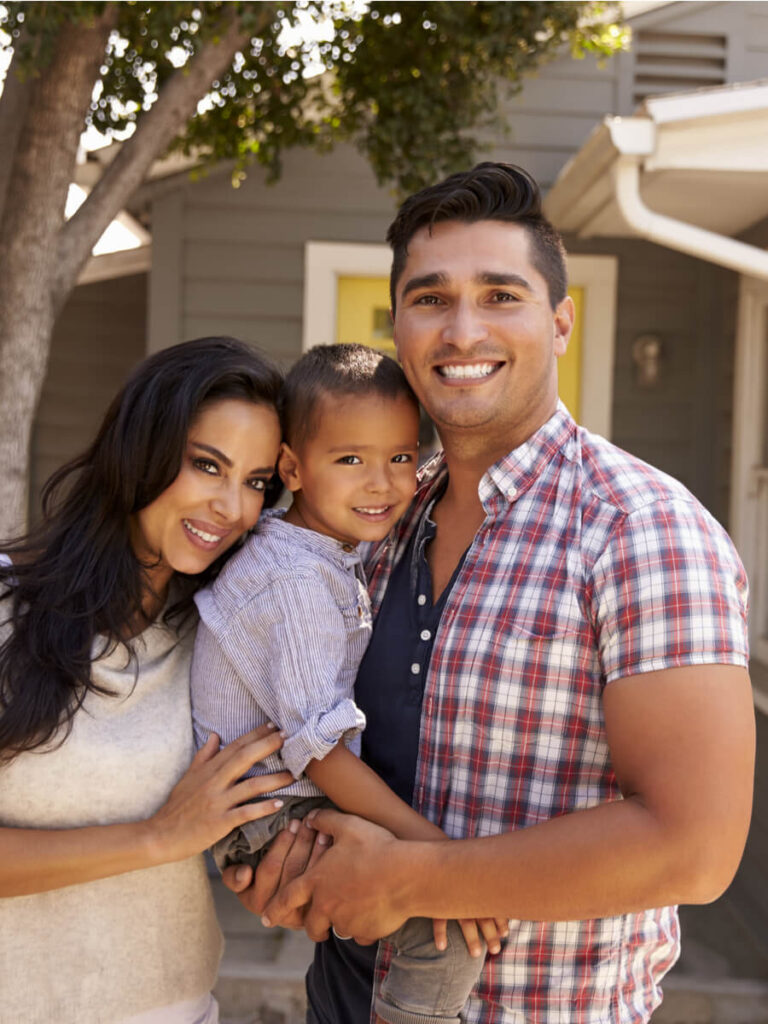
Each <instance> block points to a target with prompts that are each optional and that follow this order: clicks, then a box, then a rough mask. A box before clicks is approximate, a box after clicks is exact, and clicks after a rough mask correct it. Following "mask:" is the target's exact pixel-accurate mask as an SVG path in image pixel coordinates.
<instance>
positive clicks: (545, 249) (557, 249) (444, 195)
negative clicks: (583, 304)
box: [387, 161, 568, 310]
mask: <svg viewBox="0 0 768 1024" xmlns="http://www.w3.org/2000/svg"><path fill="white" fill-rule="evenodd" d="M482 220H498V221H507V222H509V223H512V224H519V225H520V226H521V227H523V228H525V230H526V232H527V234H528V238H529V241H530V253H531V262H532V263H533V266H534V267H535V268H536V270H538V272H539V273H540V274H541V276H542V277H543V278H544V280H545V281H546V282H547V290H548V292H549V303H550V305H551V307H552V309H555V308H556V307H557V305H558V303H560V302H562V300H563V299H564V298H565V296H566V293H567V287H568V279H567V274H566V267H565V249H564V247H563V241H562V239H561V237H560V235H559V234H558V232H557V231H556V230H555V228H554V227H553V226H552V225H551V224H550V222H549V221H548V220H547V218H546V217H545V216H544V214H543V213H542V212H541V193H540V191H539V186H538V185H537V184H536V182H535V181H534V179H533V178H532V177H531V175H530V174H529V173H528V172H527V171H525V170H523V168H522V167H517V166H516V165H515V164H505V163H492V162H490V161H485V162H484V163H480V164H477V165H476V166H475V167H473V168H472V170H470V171H460V172H459V173H458V174H451V175H450V176H449V177H448V178H445V179H444V180H443V181H439V182H438V183H437V184H436V185H430V186H428V187H427V188H424V189H422V190H421V191H420V192H416V193H415V194H414V195H412V196H409V197H408V199H406V200H405V202H404V203H403V205H402V206H401V207H400V209H399V210H398V212H397V216H396V217H395V219H394V221H393V222H392V223H391V224H390V226H389V230H388V231H387V241H388V242H389V244H390V246H391V247H392V272H391V274H390V278H389V290H390V298H391V301H392V309H393V310H394V309H395V291H396V288H397V282H398V281H399V280H400V277H401V275H402V273H403V269H404V268H405V261H406V259H407V257H408V245H409V244H410V241H411V239H412V238H413V236H414V235H415V234H416V232H417V231H419V230H420V229H421V228H424V227H426V228H428V229H429V230H430V231H431V230H432V227H433V225H435V224H440V223H442V222H443V221H459V222H461V223H464V224H476V223H477V222H478V221H482Z"/></svg>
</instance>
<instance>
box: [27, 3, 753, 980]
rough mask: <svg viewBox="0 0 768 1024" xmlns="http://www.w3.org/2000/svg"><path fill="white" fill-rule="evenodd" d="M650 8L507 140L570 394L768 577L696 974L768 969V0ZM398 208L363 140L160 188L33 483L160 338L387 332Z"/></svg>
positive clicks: (96, 266)
mask: <svg viewBox="0 0 768 1024" xmlns="http://www.w3.org/2000/svg"><path fill="white" fill-rule="evenodd" d="M631 24H632V27H633V31H634V40H633V45H632V49H631V51H630V52H628V53H626V54H622V55H620V56H619V57H617V58H616V59H614V60H612V61H609V62H607V63H606V64H605V65H604V66H602V67H600V66H598V65H597V64H596V63H595V62H593V61H591V60H583V61H574V60H572V59H571V58H570V57H569V56H563V57H562V58H559V59H557V60H555V61H553V62H552V63H550V64H548V65H547V66H546V67H544V68H542V69H541V70H540V72H539V73H538V74H537V75H536V76H534V77H532V78H530V79H528V80H527V82H526V84H525V88H524V90H523V91H522V93H521V94H519V95H518V96H516V97H514V98H512V99H511V100H510V101H509V105H508V110H509V123H510V127H511V131H510V134H509V136H508V137H505V138H503V139H499V140H497V142H496V144H495V145H494V147H493V150H492V152H491V155H492V156H493V157H495V158H498V159H504V160H510V161H512V162H515V163H519V164H522V165H523V166H525V167H526V168H528V169H529V170H530V171H531V172H532V173H533V174H534V175H535V176H536V177H537V178H538V180H539V181H540V183H541V184H542V186H543V187H544V189H545V190H547V191H548V193H549V195H548V197H547V200H546V203H547V210H548V213H549V215H550V217H551V218H552V219H553V220H554V222H555V223H556V225H557V226H558V227H560V228H561V230H563V231H564V232H565V234H566V242H567V246H568V249H569V269H570V274H571V282H572V287H573V294H574V297H575V299H576V301H577V306H578V308H579V323H578V330H577V335H576V338H575V341H574V345H573V346H572V349H571V352H570V355H569V357H568V359H569V362H568V363H567V364H566V365H565V366H564V367H563V377H564V388H565V394H566V400H567V402H568V404H569V407H570V408H571V409H572V411H573V412H574V413H575V415H576V416H577V418H578V419H580V421H581V422H583V423H584V424H585V425H587V426H589V427H590V428H592V429H595V430H597V431H598V432H600V433H603V434H605V435H607V436H609V437H610V438H611V439H612V440H613V441H614V442H616V443H617V444H619V445H620V446H621V447H623V448H626V449H627V450H629V451H631V452H633V453H635V454H637V455H639V456H640V457H642V458H644V459H646V460H647V461H649V462H651V463H653V464H655V465H657V466H659V467H660V468H662V469H664V470H666V471H667V472H669V473H671V474H672V475H674V476H676V477H678V478H679V479H680V480H682V481H683V482H684V483H685V484H686V485H687V486H688V487H689V488H690V489H691V490H692V491H693V492H694V493H695V494H696V495H697V496H698V497H699V498H700V499H701V501H702V502H703V503H704V504H705V505H706V506H707V507H708V508H709V509H710V510H711V511H712V513H713V514H714V515H715V516H716V517H717V518H718V519H719V520H720V521H721V522H723V523H724V524H725V525H726V526H727V527H728V528H729V529H730V530H731V531H732V533H733V535H734V537H735V539H736V541H737V544H738V546H739V548H740V551H741V552H742V556H743V557H744V559H745V562H746V564H747V567H748V569H749V571H750V574H751V576H752V582H753V620H752V642H753V650H754V661H753V665H752V673H753V677H754V680H755V702H756V706H757V708H758V731H759V750H760V754H761V755H762V760H761V761H760V763H759V765H758V792H757V798H756V812H755V821H754V825H753V831H752V835H751V837H750V842H749V845H748V850H747V854H746V856H745V861H744V865H743V867H742V869H741V871H740V873H739V876H738V878H737V880H736V882H735V883H734V886H733V887H732V888H731V890H730V891H729V893H728V894H727V896H726V897H724V898H723V900H720V901H718V903H717V904H716V905H714V906H713V907H712V908H692V909H690V910H686V911H685V914H684V929H685V930H686V931H687V933H688V942H687V945H686V953H685V954H684V956H687V957H688V958H689V959H688V963H687V964H686V962H684V963H683V967H684V968H685V967H686V966H694V967H695V966H698V967H699V968H700V969H701V970H704V971H706V972H708V973H711V974H718V973H720V974H729V975H732V976H735V977H747V978H765V977H768V885H766V881H768V866H766V865H768V766H766V764H765V763H764V762H768V383H767V382H768V315H767V313H768V255H766V254H765V253H764V251H763V250H764V248H765V247H766V245H768V174H766V172H768V131H767V130H766V129H768V84H766V82H763V81H761V79H765V78H766V77H768V3H766V2H754V3H752V2H750V3H742V2H739V0H725V2H696V0H688V2H683V3H669V4H663V5H660V6H656V7H654V8H653V9H651V10H647V11H646V12H645V13H643V14H640V15H638V16H637V17H635V18H633V19H632V21H631ZM737 83H752V84H747V85H738V84H737ZM606 118H607V119H606ZM393 211H394V203H393V199H392V197H391V196H390V194H389V193H388V192H387V191H386V190H385V189H382V188H380V187H378V186H377V184H376V182H375V180H374V177H373V174H372V172H371V171H370V169H369V167H368V166H367V164H366V163H365V161H364V160H363V159H362V157H361V156H360V155H359V154H358V153H357V152H356V151H355V150H354V149H352V148H351V147H338V148H337V149H336V150H335V151H334V152H332V153H330V154H326V155H318V154H311V153H307V152H305V151H301V152H295V153H289V154H287V156H286V158H285V163H284V172H283V176H282V179H281V180H280V182H279V183H277V184H276V185H274V186H267V185H266V183H265V180H264V175H263V173H262V172H261V171H260V170H254V171H252V172H251V173H250V174H249V176H248V178H247V179H246V181H245V182H244V183H243V184H242V185H241V187H240V188H238V189H236V190H235V189H233V188H232V187H231V185H230V180H229V172H228V169H227V168H221V169H220V170H218V171H215V172H213V173H211V174H210V175H209V176H208V177H207V178H204V179H202V180H198V181H195V182H192V181H190V180H189V178H188V177H186V176H185V174H183V173H181V174H178V173H177V174H173V173H171V174H167V175H165V176H158V177H156V178H154V179H153V180H152V181H150V182H149V183H148V184H146V185H145V186H144V187H143V188H142V189H141V191H140V192H139V193H138V194H137V196H136V197H135V198H134V200H133V202H132V204H131V211H130V212H131V213H132V214H133V215H134V216H136V217H137V218H138V219H139V220H140V221H142V222H143V223H145V224H146V225H148V226H149V228H150V231H151V238H152V241H151V247H149V246H147V247H144V248H143V249H142V250H136V251H134V253H133V255H131V256H124V257H114V258H109V259H111V262H109V263H106V262H104V261H105V260H107V259H108V258H107V257H102V258H101V259H100V260H99V259H96V260H94V261H93V262H92V264H91V265H89V267H88V268H87V269H86V272H85V276H84V279H83V282H82V283H81V284H80V286H79V287H78V288H77V289H76V291H75V293H74V294H73V296H72V297H71V299H70V301H69V303H68V305H67V307H66V309H65V310H64V312H63V314H62V316H61V318H60V320H59V322H58V324H57V328H56V332H55V337H54V343H53V350H52V356H51V363H50V370H49V374H48V379H47V381H46V384H45V388H44V392H43V396H42V400H41V403H40V409H39V413H38V417H37V423H36V429H35V435H34V440H33V481H32V487H33V491H34V490H35V489H36V488H37V487H39V485H40V482H41V481H42V479H44V478H45V476H47V474H48V473H49V472H50V471H51V470H52V469H53V468H54V467H55V466H56V465H58V464H59V463H60V462H61V461H62V460H63V459H64V458H65V457H67V456H68V455H71V454H73V453H74V452H75V451H76V450H78V448H80V447H81V446H82V445H83V444H84V443H85V442H86V441H87V440H88V439H89V437H90V436H91V434H92V432H93V430H94V427H95V425H96V423H97V422H98V419H99V417H100V415H101V413H102V411H103V409H104V407H105V405H106V402H107V400H108V398H109V396H110V395H111V393H113V392H114V390H115V389H116V388H117V386H118V385H119V383H120V381H121V379H122V377H123V376H124V374H125V372H126V371H127V370H128V369H129V368H130V367H131V366H132V365H133V364H134V363H135V362H137V361H138V360H139V359H140V358H141V357H142V356H143V355H144V354H145V353H146V352H147V351H152V350H155V349H157V348H159V347H162V346H164V345H168V344H171V343H173V342H176V341H179V340H182V339H184V338H192V337H196V336H199V335H204V334H222V333H227V334H233V335H236V336H239V337H242V338H244V339H247V340H249V341H253V342H255V343H257V344H258V345H259V346H260V347H262V348H263V349H264V350H266V351H267V352H269V353H270V354H272V355H273V356H274V357H275V358H277V359H278V360H280V361H282V362H284V363H289V362H290V361H292V360H293V359H294V358H296V357H297V356H298V355H299V353H300V352H301V351H302V349H304V348H306V347H308V346H310V345H312V344H315V343H318V342H330V341H335V340H364V341H369V342H371V343H373V344H379V345H384V346H386V344H387V339H388V323H387V315H386V310H387V301H388V300H387V293H386V276H387V273H388V268H389V252H388V250H387V248H386V247H385V246H384V245H383V244H382V239H383V237H384V233H385V230H386V227H387V225H388V223H389V221H390V220H391V217H392V214H393ZM670 222H671V223H670ZM702 756H706V752H702Z"/></svg>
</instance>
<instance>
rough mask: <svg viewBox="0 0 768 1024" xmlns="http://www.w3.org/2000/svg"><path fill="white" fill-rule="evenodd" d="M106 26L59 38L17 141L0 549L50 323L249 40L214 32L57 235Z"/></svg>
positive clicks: (19, 482) (4, 242)
mask: <svg viewBox="0 0 768 1024" xmlns="http://www.w3.org/2000/svg"><path fill="white" fill-rule="evenodd" d="M233 10H234V7H233ZM260 14H261V18H260V21H261V23H262V24H263V25H264V27H266V26H267V25H268V24H269V22H270V21H271V20H272V18H273V17H274V5H273V4H267V3H265V4H262V5H260ZM115 18H116V12H115V9H114V4H107V5H106V7H105V10H104V13H103V14H102V16H101V17H100V18H99V19H98V21H97V22H95V23H94V24H93V25H92V26H84V25H82V24H77V25H71V26H68V27H66V28H64V29H63V30H62V32H61V34H60V38H59V40H58V45H57V47H56V57H55V58H54V61H53V63H52V64H51V66H50V67H48V68H46V69H44V70H43V71H42V73H41V75H40V76H39V77H38V78H37V79H36V80H35V82H34V87H33V89H32V91H31V95H30V97H29V109H30V110H31V111H33V112H34V116H33V117H28V118H27V119H26V120H25V121H24V123H23V125H22V126H21V128H20V130H18V141H17V147H16V153H15V157H14V159H13V162H12V166H11V170H10V174H9V177H8V185H7V193H6V200H7V201H6V203H5V208H4V210H3V214H2V219H0V251H2V252H3V257H4V258H3V273H2V274H0V543H1V542H2V540H3V539H6V540H7V539H8V538H10V537H11V536H13V535H15V534H18V533H19V532H20V531H21V530H23V529H24V528H25V525H26V515H27V479H28V463H29V446H30V440H31V433H32V424H33V421H34V416H35V412H36V410H37V405H38V402H39V399H40V392H41V390H42V386H43V382H44V379H45V373H46V369H47V365H48V355H49V350H50V339H51V333H52V330H53V325H54V322H55V319H56V317H57V315H58V313H59V312H60V311H61V307H62V306H63V304H64V302H65V301H66V298H67V296H68V295H69V293H70V292H71V290H72V288H73V287H74V285H75V283H76V281H77V276H78V274H79V271H80V269H81V268H82V266H83V264H84V263H85V262H86V260H87V259H88V256H89V254H90V251H91V248H92V247H93V245H94V244H95V243H96V241H97V240H98V238H99V236H100V235H101V233H102V231H103V230H104V229H105V228H106V227H107V226H108V225H109V223H110V221H111V220H112V219H113V218H114V217H115V216H116V214H117V213H118V212H119V210H120V209H121V208H122V206H123V205H124V204H125V202H126V201H127V200H128V198H129V197H130V195H131V194H132V193H133V191H134V190H135V189H136V188H137V187H138V185H140V184H141V182H142V180H143V179H144V177H145V175H146V173H147V171H148V170H149V168H150V167H151V165H152V162H153V161H154V160H155V159H156V158H157V157H159V156H160V155H162V153H163V152H164V151H165V149H166V148H167V146H168V145H169V143H170V142H171V141H172V139H173V138H174V137H175V135H177V134H178V132H179V131H180V130H181V129H182V128H183V126H184V124H185V122H186V121H187V119H188V118H189V117H191V116H192V114H193V113H194V111H195V108H196V105H197V103H198V101H199V100H200V99H201V98H202V97H203V96H204V95H205V92H206V90H207V89H208V87H209V86H210V83H211V82H212V81H213V80H214V79H216V78H217V77H218V76H220V75H221V74H223V73H224V72H225V71H226V69H227V68H228V67H229V65H230V64H231V62H232V59H233V57H234V55H235V53H236V52H237V50H238V49H240V48H242V47H243V46H245V45H246V44H247V42H248V39H249V37H250V35H251V34H252V32H253V29H252V30H251V32H244V31H243V29H242V27H241V26H240V24H239V21H238V20H237V18H236V17H235V16H234V15H232V16H230V17H229V18H228V19H227V21H226V24H225V25H224V26H223V31H222V32H221V33H220V34H219V35H218V36H217V37H216V38H214V39H212V40H211V41H210V42H209V43H207V44H206V45H205V46H204V47H202V49H201V50H200V52H199V53H198V54H197V55H196V56H195V57H193V58H192V60H191V61H190V62H189V63H188V64H187V65H186V66H185V67H184V68H182V69H180V70H179V71H178V72H177V73H176V74H175V75H174V76H173V77H172V78H171V79H170V80H169V81H168V82H167V83H166V85H165V87H164V88H163V90H162V93H161V95H160V97H159V98H158V100H157V101H156V103H155V104H154V106H153V107H152V109H151V111H149V113H148V114H146V115H144V116H143V117H142V118H141V120H140V122H139V126H138V128H137V130H136V132H135V133H134V135H133V136H132V137H131V139H129V140H128V142H126V143H124V144H123V146H122V148H121V151H120V153H119V154H118V157H117V158H116V159H115V160H114V161H113V163H112V165H111V166H110V168H109V169H108V170H107V171H106V173H105V175H104V178H103V179H102V181H101V182H100V183H99V184H98V185H97V186H96V187H95V188H94V190H93V192H92V193H91V195H90V196H89V197H88V199H87V200H86V201H85V203H83V205H82V206H81V207H80V210H79V211H78V212H77V214H75V216H74V217H73V218H72V219H71V220H70V221H69V222H68V223H66V224H65V222H64V204H65V200H66V194H67V189H68V187H69V183H70V181H71V180H72V176H73V172H74V167H75V159H76V155H77V147H78V143H79V137H80V132H81V131H82V128H83V122H84V119H85V113H86V110H87V108H88V104H89V102H90V98H91V92H92V89H93V85H94V83H95V81H96V80H97V77H98V68H99V64H100V61H101V60H102V57H103V53H104V49H105V46H106V42H107V39H108V37H109V32H110V30H111V28H112V26H113V24H114V21H115ZM6 91H7V90H6ZM9 95H11V94H10V93H9ZM4 100H5V96H3V97H2V98H1V99H0V123H2V122H3V118H4V117H5V121H6V122H9V121H11V118H10V116H9V115H8V112H7V111H8V107H6V109H5V111H4V110H3V101H4ZM22 109H23V106H22ZM0 183H1V181H0ZM41 239H44V240H45V244H41Z"/></svg>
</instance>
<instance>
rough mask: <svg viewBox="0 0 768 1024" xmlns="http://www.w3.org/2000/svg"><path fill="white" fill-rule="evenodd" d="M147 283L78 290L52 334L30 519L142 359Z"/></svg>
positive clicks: (140, 279) (136, 279)
mask: <svg viewBox="0 0 768 1024" xmlns="http://www.w3.org/2000/svg"><path fill="white" fill-rule="evenodd" d="M146 294H147V275H146V274H137V275H134V276H131V277H121V278H116V279H114V280H112V281H99V282H96V283H94V284H86V285H81V286H80V287H79V288H76V289H75V290H74V292H73V293H72V295H71V296H70V298H69V300H68V302H67V304H66V305H65V307H64V309H63V310H62V312H61V315H60V316H59V318H58V320H57V322H56V327H55V329H54V332H53V339H52V343H51V356H50V361H49V364H48V372H47V375H46V379H45V383H44V385H43V391H42V395H41V398H40V403H39V406H38V411H37V416H36V418H35V424H34V430H33V436H32V445H31V452H30V456H31V459H30V465H31V469H30V511H31V514H32V515H33V516H36V515H37V512H38V502H39V493H40V488H41V487H42V485H43V483H44V482H45V480H46V479H47V478H48V477H49V476H50V474H51V473H52V472H53V471H54V470H56V469H58V468H59V466H61V465H62V464H63V463H64V462H67V461H68V460H69V459H71V458H73V457H74V456H75V455H77V454H79V453H80V452H81V451H82V450H83V449H84V448H86V447H87V446H88V445H89V444H90V442H91V441H92V440H93V438H94V436H95V434H96V431H97V429H98V427H99V424H100V422H101V419H102V417H103V415H104V413H105V411H106V409H107V406H108V405H109V402H110V401H111V399H112V397H113V396H114V395H115V393H116V392H117V391H118V389H119V388H120V387H121V385H122V383H123V381H124V380H125V377H126V375H127V374H128V373H129V371H130V370H131V369H132V367H133V366H135V365H136V363H138V362H139V361H140V360H141V359H142V358H143V357H144V354H145V351H146V305H147V300H146Z"/></svg>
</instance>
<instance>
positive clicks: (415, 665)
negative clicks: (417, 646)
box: [411, 661, 421, 676]
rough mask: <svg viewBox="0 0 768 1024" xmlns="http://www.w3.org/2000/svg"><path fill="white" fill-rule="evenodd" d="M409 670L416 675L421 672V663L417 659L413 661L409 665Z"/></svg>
mask: <svg viewBox="0 0 768 1024" xmlns="http://www.w3.org/2000/svg"><path fill="white" fill-rule="evenodd" d="M411 672H412V673H413V674H414V675H415V676H417V675H418V674H419V672H421V665H420V664H419V663H418V662H417V661H414V663H413V664H412V665H411Z"/></svg>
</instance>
